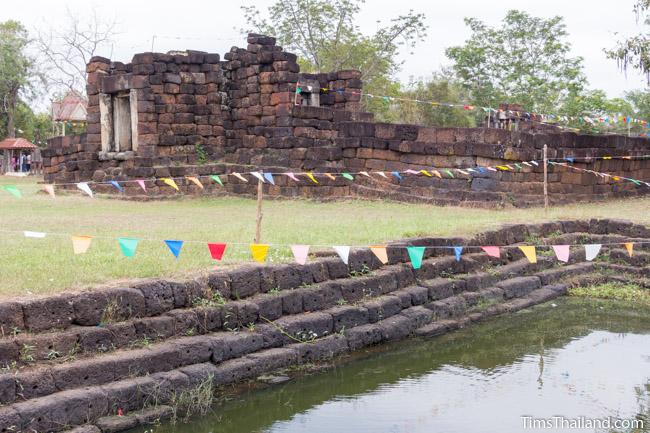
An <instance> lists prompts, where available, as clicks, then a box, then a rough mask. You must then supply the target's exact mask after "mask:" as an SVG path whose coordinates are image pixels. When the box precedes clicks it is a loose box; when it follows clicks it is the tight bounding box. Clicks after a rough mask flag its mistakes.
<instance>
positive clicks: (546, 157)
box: [544, 144, 548, 211]
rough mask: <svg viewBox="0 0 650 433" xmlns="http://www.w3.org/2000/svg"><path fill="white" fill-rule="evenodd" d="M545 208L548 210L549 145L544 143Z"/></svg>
mask: <svg viewBox="0 0 650 433" xmlns="http://www.w3.org/2000/svg"><path fill="white" fill-rule="evenodd" d="M544 210H545V211H546V210H548V146H547V145H546V144H545V145H544Z"/></svg>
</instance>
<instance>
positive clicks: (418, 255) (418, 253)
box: [406, 247, 425, 269]
mask: <svg viewBox="0 0 650 433" xmlns="http://www.w3.org/2000/svg"><path fill="white" fill-rule="evenodd" d="M424 250H425V247H406V251H408V253H409V258H410V259H411V264H412V265H413V269H420V268H421V267H422V257H424Z"/></svg>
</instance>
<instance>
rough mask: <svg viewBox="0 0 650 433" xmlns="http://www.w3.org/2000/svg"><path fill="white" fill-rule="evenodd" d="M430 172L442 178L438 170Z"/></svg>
mask: <svg viewBox="0 0 650 433" xmlns="http://www.w3.org/2000/svg"><path fill="white" fill-rule="evenodd" d="M431 173H433V174H435V175H436V177H439V178H440V179H442V175H441V174H440V172H439V171H438V170H433V171H432V172H431Z"/></svg>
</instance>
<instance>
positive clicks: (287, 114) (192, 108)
mask: <svg viewBox="0 0 650 433" xmlns="http://www.w3.org/2000/svg"><path fill="white" fill-rule="evenodd" d="M87 71H88V89H87V90H88V96H89V107H88V131H87V133H86V134H84V135H81V136H72V137H57V138H55V139H52V140H50V142H49V146H48V149H46V150H45V152H44V166H45V180H46V182H53V183H64V182H79V181H88V180H94V181H97V182H102V181H108V180H117V181H120V180H129V179H143V178H145V179H146V178H160V177H169V176H172V177H179V178H181V179H179V180H178V181H177V183H178V184H179V185H180V186H181V188H182V189H183V192H185V193H198V192H202V193H213V192H215V191H218V190H217V189H216V185H208V187H207V188H206V189H205V190H200V189H198V188H197V187H196V186H195V185H194V184H192V183H191V182H185V181H184V180H183V179H182V178H183V177H184V176H197V175H209V174H214V173H217V174H222V173H229V172H233V171H238V172H247V171H251V170H263V171H265V172H275V173H283V172H285V171H288V170H291V171H298V172H299V171H314V172H323V173H326V172H331V173H338V172H343V171H348V172H358V171H386V172H390V171H403V170H407V169H413V170H420V169H429V170H430V169H432V168H436V169H439V170H443V169H445V168H467V167H475V166H494V165H499V164H512V163H515V162H518V161H522V160H532V159H537V160H540V159H541V158H542V147H543V145H544V144H547V145H548V146H549V157H550V158H562V157H569V156H574V157H586V156H606V155H647V154H649V153H650V145H648V140H647V139H645V138H629V137H623V136H589V135H578V134H575V133H571V132H553V131H548V130H546V131H542V132H540V131H536V130H527V131H521V132H512V131H506V130H502V129H490V128H429V127H421V126H417V125H405V124H386V123H377V122H374V120H373V116H372V114H370V113H365V112H362V111H360V108H361V107H360V101H361V96H360V92H361V89H362V83H361V75H360V73H359V72H358V71H339V72H332V73H323V74H302V73H300V68H299V66H298V64H297V58H296V55H294V54H292V53H288V52H286V51H283V50H282V48H281V47H279V46H277V45H275V40H274V39H273V38H270V37H266V36H260V35H249V37H248V46H247V47H246V48H237V47H233V48H232V49H231V50H230V52H228V53H226V55H225V56H224V60H220V56H219V55H218V54H210V53H203V52H197V51H186V52H182V53H173V54H161V53H142V54H137V55H135V56H134V57H133V60H132V62H131V63H128V64H122V63H119V62H111V61H110V60H108V59H104V58H97V57H96V58H93V59H92V60H91V62H90V63H89V65H88V68H87ZM301 81H302V83H301ZM305 83H310V84H314V87H318V86H319V87H320V89H317V91H318V92H319V95H318V96H319V100H320V106H305V105H296V102H297V101H300V100H301V98H300V95H297V93H296V88H297V87H301V88H303V87H304V86H305ZM316 85H317V86H316ZM127 96H128V97H129V100H130V108H131V110H132V111H131V112H130V113H127V114H130V115H131V119H132V121H131V123H130V124H131V131H130V132H131V137H132V140H131V141H132V143H131V144H130V147H131V148H130V149H127V150H123V149H109V148H107V144H106V141H107V138H106V137H107V132H106V131H107V129H106V126H105V125H106V124H107V123H110V121H111V119H112V121H115V122H117V120H115V119H117V115H114V116H113V117H114V118H111V116H110V115H109V114H110V113H112V112H110V110H108V111H107V110H104V114H103V115H102V109H101V104H102V101H104V105H106V103H111V102H110V101H113V102H112V103H114V104H117V100H118V99H119V98H120V97H121V98H125V97H127ZM116 98H117V99H116ZM121 101H123V100H121ZM107 113H109V114H107ZM102 116H104V120H102ZM127 123H128V122H127ZM124 133H125V132H124V130H123V128H122V130H121V134H124ZM127 133H128V131H127ZM102 134H104V135H102ZM113 134H114V135H115V134H118V133H117V132H113ZM118 135H119V134H118ZM127 135H128V134H127ZM120 136H122V135H120ZM108 147H110V146H108ZM118 147H119V146H118ZM577 165H578V166H579V167H584V168H590V169H593V170H597V171H604V172H610V173H614V174H618V175H621V176H626V177H631V178H636V179H641V180H647V179H650V160H648V159H645V160H604V161H598V162H596V163H595V164H594V163H590V164H577ZM374 177H375V178H374V179H368V178H363V179H357V180H355V181H354V182H352V183H350V182H349V181H345V180H343V179H337V180H335V181H333V180H330V179H328V178H326V177H324V176H321V177H320V178H319V185H314V184H312V183H311V182H309V181H308V180H306V179H305V181H304V182H300V183H295V182H294V181H291V180H288V179H286V178H278V179H277V181H276V185H275V186H274V185H266V186H265V188H266V189H267V191H266V192H267V193H268V194H271V195H281V196H289V197H293V196H307V197H316V198H321V199H329V198H337V197H348V196H356V197H371V198H389V199H395V200H403V201H428V202H432V203H438V204H470V205H479V206H501V205H518V206H526V205H535V204H540V203H542V202H543V197H542V179H543V178H542V169H541V167H523V168H522V169H521V170H515V171H506V172H491V171H487V172H483V173H474V174H472V175H463V174H459V173H457V172H456V173H455V176H454V178H450V177H449V176H444V177H445V178H444V179H439V178H435V177H434V178H430V177H425V176H417V177H416V176H408V177H404V179H403V180H402V181H397V179H383V178H381V177H378V176H374ZM224 180H226V181H229V182H228V184H227V186H226V191H228V192H231V193H236V194H252V193H254V190H255V185H253V184H251V183H248V184H247V183H243V182H240V181H237V180H236V179H234V180H233V179H230V178H226V179H224ZM549 181H550V188H549V190H550V193H551V201H552V202H553V201H555V202H566V201H567V200H569V201H578V200H593V199H599V198H606V197H614V196H627V195H632V194H639V193H645V192H647V191H648V190H650V189H649V188H647V187H636V186H634V185H633V184H631V183H611V182H608V181H605V180H603V179H601V178H598V177H596V176H593V175H590V174H582V173H577V172H571V171H567V170H566V169H561V168H551V175H550V178H549ZM149 186H150V185H148V189H149V192H150V194H155V195H166V194H172V193H174V191H173V190H171V189H170V188H168V187H164V184H162V183H161V182H159V184H158V185H151V188H149ZM97 188H98V190H99V191H100V192H113V188H112V187H107V186H98V187H97ZM140 193H141V190H140V189H139V187H138V186H137V185H136V184H127V185H126V194H127V195H137V194H140Z"/></svg>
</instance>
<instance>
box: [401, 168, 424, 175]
mask: <svg viewBox="0 0 650 433" xmlns="http://www.w3.org/2000/svg"><path fill="white" fill-rule="evenodd" d="M404 173H408V174H419V173H420V172H419V171H415V170H412V169H410V168H409V169H408V170H406V171H405V172H404Z"/></svg>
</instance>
